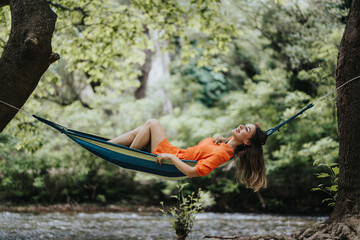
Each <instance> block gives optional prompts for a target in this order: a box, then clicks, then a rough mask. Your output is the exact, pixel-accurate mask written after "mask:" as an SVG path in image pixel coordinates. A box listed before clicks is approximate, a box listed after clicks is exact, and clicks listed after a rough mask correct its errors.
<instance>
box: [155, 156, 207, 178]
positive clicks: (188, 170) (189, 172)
mask: <svg viewBox="0 0 360 240" xmlns="http://www.w3.org/2000/svg"><path fill="white" fill-rule="evenodd" d="M163 159H168V160H171V162H172V163H173V164H174V165H175V166H176V167H177V168H178V169H179V170H180V172H182V173H183V174H185V175H186V176H188V177H190V178H192V177H199V176H200V175H199V174H198V172H197V171H196V169H195V167H191V166H189V165H187V164H186V163H184V162H183V161H181V160H180V159H179V158H178V157H176V156H175V155H173V154H169V153H160V154H159V155H158V156H157V157H156V163H159V164H161V160H163Z"/></svg>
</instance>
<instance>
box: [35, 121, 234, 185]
mask: <svg viewBox="0 0 360 240" xmlns="http://www.w3.org/2000/svg"><path fill="white" fill-rule="evenodd" d="M32 116H33V117H34V118H36V119H37V120H39V121H41V122H43V123H45V124H47V125H49V126H51V127H53V128H55V129H56V130H58V131H60V132H61V133H64V134H65V135H66V136H68V137H69V138H70V139H71V140H73V141H75V142H76V143H78V144H79V145H81V146H82V147H83V148H85V149H86V150H88V151H89V152H91V153H93V154H94V155H96V156H98V157H100V158H102V159H104V160H106V161H108V162H111V163H113V164H116V165H118V166H120V167H122V168H125V169H129V170H135V171H140V172H145V173H150V174H153V175H155V176H158V177H161V178H165V179H172V180H178V179H183V178H187V176H186V175H185V174H183V173H182V172H181V171H179V170H178V169H177V167H176V166H175V165H174V164H173V163H172V162H171V161H170V160H164V161H162V164H161V165H159V164H157V163H156V155H154V154H151V153H148V152H145V151H141V150H137V149H132V148H129V147H126V146H121V145H117V144H114V143H110V142H107V141H108V140H109V139H106V138H103V137H98V136H95V135H91V134H87V133H83V132H79V131H75V130H71V129H67V128H65V127H63V126H61V125H59V124H56V123H54V122H51V121H49V120H46V119H44V118H42V117H39V116H36V115H32ZM182 161H183V162H185V163H186V164H188V165H190V166H192V167H194V166H195V165H196V163H197V162H196V161H192V160H183V159H182ZM229 162H230V161H228V162H227V163H229ZM227 163H225V164H223V165H222V166H224V165H226V164H227Z"/></svg>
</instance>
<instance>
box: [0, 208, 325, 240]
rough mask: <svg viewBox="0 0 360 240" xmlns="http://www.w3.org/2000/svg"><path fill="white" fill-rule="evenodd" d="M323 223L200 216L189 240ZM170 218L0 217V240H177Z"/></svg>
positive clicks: (98, 215)
mask: <svg viewBox="0 0 360 240" xmlns="http://www.w3.org/2000/svg"><path fill="white" fill-rule="evenodd" d="M326 218H327V217H304V216H283V215H273V214H241V213H200V214H198V215H197V216H196V221H195V223H194V226H193V232H192V233H191V234H190V238H189V239H203V238H204V237H205V236H215V235H216V236H247V235H254V234H276V235H280V234H291V233H292V232H294V231H296V230H300V229H302V228H306V227H309V226H311V225H313V224H315V223H318V222H322V221H325V220H326ZM170 225H171V224H170V222H169V218H168V217H165V216H163V215H161V214H160V213H108V212H98V213H58V212H54V213H41V214H36V213H11V212H0V239H1V240H13V239H14V240H15V239H16V240H22V239H24V240H25V239H26V240H35V239H36V240H39V239H61V240H70V239H71V240H72V239H78V240H85V239H86V240H88V239H90V240H91V239H98V240H100V239H101V240H115V239H127V240H132V239H144V240H152V239H154V240H160V239H176V237H175V233H174V232H173V231H172V230H171V229H170Z"/></svg>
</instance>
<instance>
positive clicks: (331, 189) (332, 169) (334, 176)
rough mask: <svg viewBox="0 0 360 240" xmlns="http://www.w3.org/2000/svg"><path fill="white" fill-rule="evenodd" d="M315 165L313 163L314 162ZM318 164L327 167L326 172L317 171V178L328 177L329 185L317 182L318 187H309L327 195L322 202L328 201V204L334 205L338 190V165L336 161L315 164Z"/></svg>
mask: <svg viewBox="0 0 360 240" xmlns="http://www.w3.org/2000/svg"><path fill="white" fill-rule="evenodd" d="M314 165H315V163H314ZM316 165H319V166H326V167H327V169H328V173H327V172H323V173H318V174H317V177H318V178H330V181H331V186H325V185H324V184H319V185H318V187H316V188H313V189H311V191H322V192H324V193H326V194H328V195H329V197H328V198H325V199H324V200H323V201H322V203H325V202H328V206H329V207H331V206H335V201H336V196H337V192H338V175H339V165H338V164H337V163H328V164H323V163H322V164H316Z"/></svg>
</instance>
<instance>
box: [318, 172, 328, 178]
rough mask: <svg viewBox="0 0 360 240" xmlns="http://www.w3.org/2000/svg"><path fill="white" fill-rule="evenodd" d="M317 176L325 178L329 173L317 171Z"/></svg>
mask: <svg viewBox="0 0 360 240" xmlns="http://www.w3.org/2000/svg"><path fill="white" fill-rule="evenodd" d="M317 177H318V178H327V177H330V175H329V174H328V173H319V174H317Z"/></svg>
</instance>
